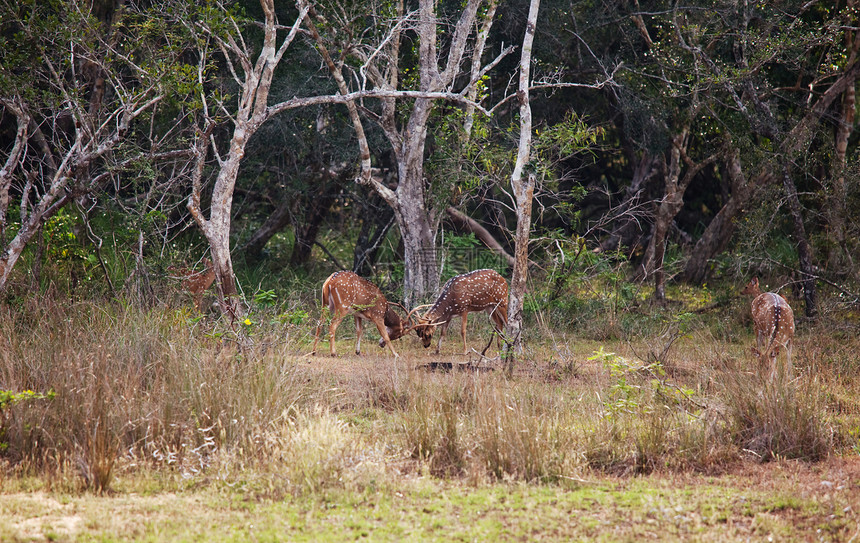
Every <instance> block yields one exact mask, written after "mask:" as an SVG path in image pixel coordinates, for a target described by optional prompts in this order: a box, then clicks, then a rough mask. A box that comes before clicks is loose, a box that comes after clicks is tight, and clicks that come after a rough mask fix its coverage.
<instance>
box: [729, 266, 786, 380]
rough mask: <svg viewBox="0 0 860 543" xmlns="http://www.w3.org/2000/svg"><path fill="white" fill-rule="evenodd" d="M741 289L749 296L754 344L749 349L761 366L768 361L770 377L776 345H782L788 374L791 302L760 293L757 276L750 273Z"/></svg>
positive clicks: (776, 296)
mask: <svg viewBox="0 0 860 543" xmlns="http://www.w3.org/2000/svg"><path fill="white" fill-rule="evenodd" d="M741 293H742V294H749V295H751V296H753V301H752V306H751V307H752V318H753V326H754V327H755V337H756V347H753V348H752V352H753V353H754V354H755V355H756V356H757V357H758V359H759V363H760V364H761V365H762V366H764V365H765V364H769V365H770V368H771V373H770V378H771V379H773V377H774V376H775V375H776V357H777V355H778V354H779V348H780V347H785V356H786V369H787V370H788V375H791V341H792V338H793V337H794V313H793V312H792V311H791V306H790V305H788V302H786V301H785V298H783V297H782V296H780V295H779V294H776V293H774V292H764V293H763V292H762V291H761V289H760V288H759V286H758V278H757V277H753V279H752V280H751V281H750V282H749V284H748V285H747V286H746V287H745V288H744V289H743V290H742V291H741ZM762 348H764V350H762Z"/></svg>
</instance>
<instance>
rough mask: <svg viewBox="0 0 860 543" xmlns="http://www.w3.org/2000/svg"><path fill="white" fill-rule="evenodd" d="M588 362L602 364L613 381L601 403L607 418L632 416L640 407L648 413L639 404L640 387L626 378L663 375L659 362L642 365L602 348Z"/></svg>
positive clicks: (646, 409) (647, 409)
mask: <svg viewBox="0 0 860 543" xmlns="http://www.w3.org/2000/svg"><path fill="white" fill-rule="evenodd" d="M588 360H590V361H591V360H598V361H600V362H602V363H603V365H604V366H605V367H606V368H607V369H608V370H609V376H610V378H612V380H613V382H612V385H611V386H610V387H609V398H607V399H606V400H605V401H604V402H603V405H604V407H606V414H607V417H608V418H610V419H612V418H616V417H617V416H618V415H619V414H621V413H629V414H634V413H636V412H638V411H639V410H640V407H645V412H648V411H649V408H648V406H643V405H642V404H641V402H640V396H641V387H640V386H639V385H636V384H632V383H631V382H629V381H628V377H629V376H631V375H632V374H634V373H641V374H648V373H651V374H652V375H659V376H662V375H664V374H665V372H664V371H663V367H662V364H661V363H660V362H659V361H658V362H654V363H651V364H643V363H640V362H637V361H635V360H630V359H628V358H624V357H621V356H618V355H616V354H615V353H608V352H606V351H604V350H603V346H601V347H600V348H599V349H598V350H597V351H595V352H594V354H593V355H592V356H590V357H588Z"/></svg>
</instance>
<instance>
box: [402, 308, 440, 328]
mask: <svg viewBox="0 0 860 543" xmlns="http://www.w3.org/2000/svg"><path fill="white" fill-rule="evenodd" d="M431 305H433V304H424V305H419V306H418V307H415V308H414V309H412V311H410V312H409V314H407V315H406V322H408V323H409V330H412V329H413V328H415V326H416V325H414V324H412V314H413V313H415V312H416V311H418V310H419V309H421V308H424V307H430V306H431ZM401 307H402V306H401Z"/></svg>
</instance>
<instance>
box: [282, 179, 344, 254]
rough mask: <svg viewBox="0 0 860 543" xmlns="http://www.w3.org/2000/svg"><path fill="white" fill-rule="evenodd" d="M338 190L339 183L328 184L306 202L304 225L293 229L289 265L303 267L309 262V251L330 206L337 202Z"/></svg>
mask: <svg viewBox="0 0 860 543" xmlns="http://www.w3.org/2000/svg"><path fill="white" fill-rule="evenodd" d="M340 188H341V184H340V183H338V182H330V183H329V184H328V185H327V186H326V187H325V189H324V191H323V192H322V194H320V195H319V196H318V197H316V198H312V199H311V200H310V201H309V202H307V205H308V206H309V208H308V210H307V212H306V213H305V223H304V224H302V225H296V228H295V232H296V243H295V244H294V245H293V252H292V254H291V255H290V264H292V265H294V266H303V265H305V264H307V263H308V261H309V260H310V258H311V250H312V249H313V246H314V243H315V242H316V240H317V236H318V235H319V232H320V227H321V226H322V223H323V221H324V220H325V218H326V217H327V216H328V212H329V210H330V209H331V206H332V205H333V204H334V202H335V200H337V195H338V193H339V192H340Z"/></svg>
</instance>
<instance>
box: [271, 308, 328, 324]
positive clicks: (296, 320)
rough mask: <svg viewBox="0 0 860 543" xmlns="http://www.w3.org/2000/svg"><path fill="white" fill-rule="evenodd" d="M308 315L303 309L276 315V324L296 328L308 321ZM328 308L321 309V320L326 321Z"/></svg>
mask: <svg viewBox="0 0 860 543" xmlns="http://www.w3.org/2000/svg"><path fill="white" fill-rule="evenodd" d="M309 316H310V315H309V314H308V312H307V311H305V310H304V309H293V310H291V311H287V312H285V313H281V314H280V315H278V322H279V323H280V324H292V325H294V326H298V325H300V324H302V323H304V322H305V321H306V320H308V317H309ZM327 317H328V308H324V309H323V317H322V319H323V320H328V319H327Z"/></svg>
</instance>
